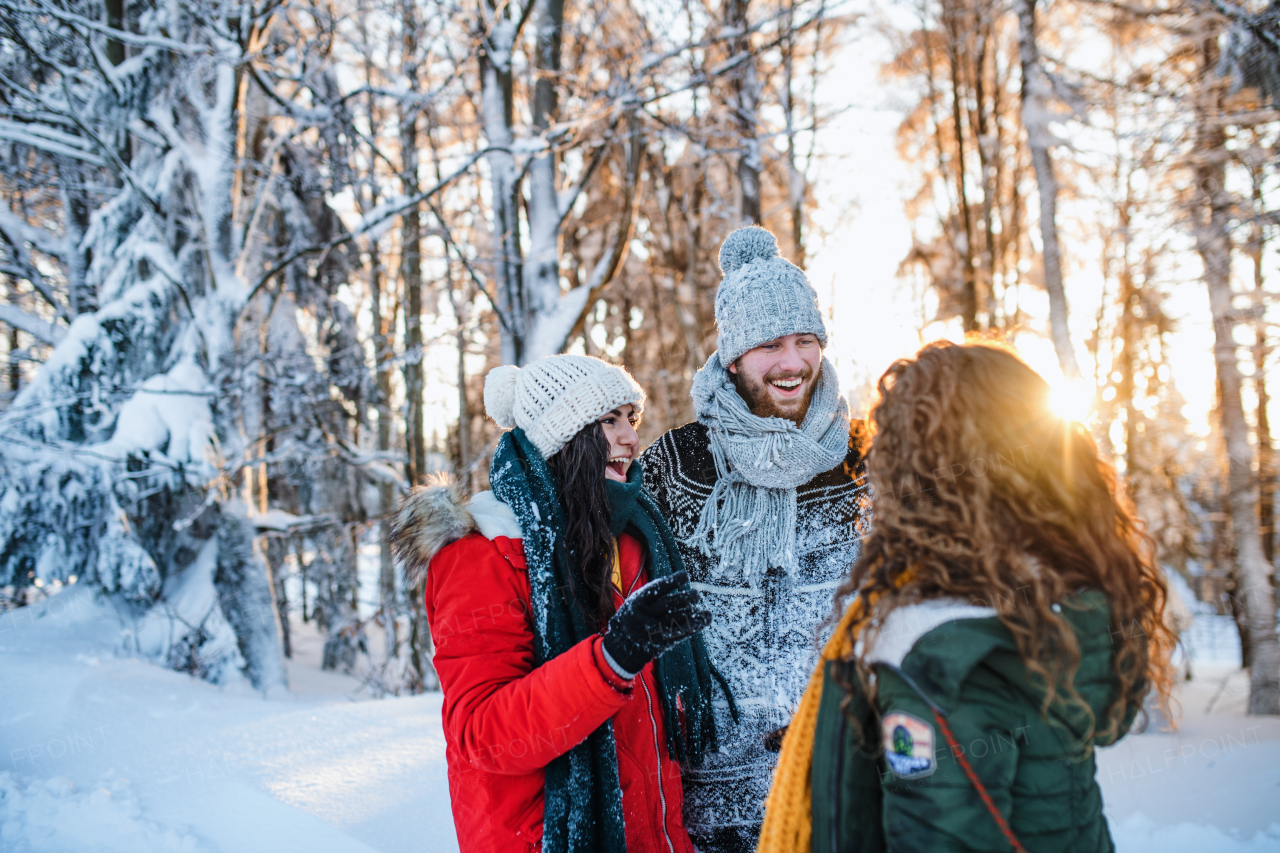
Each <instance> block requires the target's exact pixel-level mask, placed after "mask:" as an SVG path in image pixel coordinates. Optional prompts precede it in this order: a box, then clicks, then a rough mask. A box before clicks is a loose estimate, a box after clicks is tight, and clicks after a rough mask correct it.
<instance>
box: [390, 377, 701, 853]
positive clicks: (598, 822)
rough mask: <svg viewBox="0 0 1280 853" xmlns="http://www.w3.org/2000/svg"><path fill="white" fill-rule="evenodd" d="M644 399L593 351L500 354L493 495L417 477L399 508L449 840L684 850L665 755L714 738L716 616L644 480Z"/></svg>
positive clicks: (676, 791)
mask: <svg viewBox="0 0 1280 853" xmlns="http://www.w3.org/2000/svg"><path fill="white" fill-rule="evenodd" d="M643 401H644V393H643V392H642V391H641V390H640V387H639V386H638V385H636V383H635V381H634V380H633V379H632V378H631V376H630V375H629V374H628V373H627V372H626V371H625V370H622V369H621V368H618V367H613V366H611V365H608V364H606V363H605V362H603V361H600V360H599V359H594V358H588V357H585V356H568V355H562V356H551V357H549V358H545V359H541V360H539V361H536V362H533V363H532V364H530V365H528V366H526V367H525V368H523V369H517V368H514V367H500V368H496V369H495V370H493V371H491V372H490V374H489V376H488V377H487V379H486V382H485V407H486V409H487V410H488V413H489V415H490V417H492V418H493V419H494V420H495V421H496V422H497V423H498V425H499V426H501V427H503V428H504V429H507V428H511V427H515V428H514V429H512V430H511V431H510V432H507V433H505V434H504V435H503V436H502V438H501V440H500V441H499V444H498V449H497V451H496V452H495V454H494V459H493V465H492V467H491V469H490V473H489V479H490V483H491V485H492V486H493V491H491V492H481V493H479V494H477V495H475V496H474V497H473V498H471V499H470V501H469V502H467V503H465V504H464V503H463V502H462V499H461V498H460V497H459V496H458V495H457V494H456V492H454V491H453V490H452V489H451V488H450V487H448V486H446V485H441V484H437V485H433V486H428V487H425V488H420V489H415V490H414V492H413V493H412V494H411V495H410V496H409V498H408V499H406V501H405V502H404V504H403V505H402V507H401V509H400V512H399V514H398V516H397V519H396V523H395V526H394V529H393V531H392V542H393V545H394V546H395V548H396V552H397V555H398V557H399V558H400V560H401V562H402V563H403V565H404V566H405V570H406V574H407V579H408V583H409V586H410V587H411V588H415V587H417V586H418V585H419V584H423V583H424V582H425V600H426V607H427V617H428V620H429V621H430V624H431V636H432V639H433V641H434V643H435V650H436V651H435V657H434V664H435V668H436V672H437V673H438V674H439V676H440V684H441V688H442V689H443V692H444V705H443V716H444V730H445V742H446V759H447V761H448V765H449V791H450V796H451V799H452V803H453V816H454V824H455V828H456V830H457V833H458V842H459V846H460V847H461V849H462V851H463V853H478V851H503V853H505V851H519V850H523V851H534V850H541V851H544V853H562V851H575V853H577V851H600V853H606V851H608V852H609V853H612V852H613V851H619V853H620V851H624V850H625V851H629V853H648V851H653V853H694V849H693V845H692V844H691V843H690V841H689V836H688V834H687V832H686V831H685V829H684V822H683V817H682V797H681V786H680V764H679V762H680V761H682V760H690V761H697V760H699V759H700V758H701V756H702V754H703V753H704V752H705V751H706V750H708V749H714V748H715V746H714V744H715V732H714V728H713V724H712V721H711V713H710V689H711V667H710V664H709V661H708V660H707V654H706V649H705V647H704V646H703V644H702V640H701V637H700V636H699V635H698V632H699V631H701V629H702V628H704V627H706V625H707V624H709V622H710V621H711V616H710V614H709V613H708V612H707V611H706V610H705V609H703V608H702V607H701V606H700V605H699V602H698V594H697V593H696V592H695V591H694V590H692V589H691V588H690V587H689V584H688V576H687V574H686V573H685V571H684V569H683V565H682V563H681V561H680V557H679V554H678V552H677V551H676V547H675V542H674V540H673V539H672V537H671V533H670V531H669V530H668V529H667V526H666V524H665V522H664V521H663V520H662V518H661V517H660V516H659V515H658V513H657V509H656V507H655V506H654V505H653V503H652V501H651V500H650V499H649V497H648V495H646V494H645V493H644V492H643V489H642V487H641V473H642V472H641V471H640V465H639V463H638V462H637V461H636V460H635V456H636V450H637V444H638V438H637V436H636V432H635V424H636V423H637V422H638V419H639V417H640V413H641V407H642V405H643Z"/></svg>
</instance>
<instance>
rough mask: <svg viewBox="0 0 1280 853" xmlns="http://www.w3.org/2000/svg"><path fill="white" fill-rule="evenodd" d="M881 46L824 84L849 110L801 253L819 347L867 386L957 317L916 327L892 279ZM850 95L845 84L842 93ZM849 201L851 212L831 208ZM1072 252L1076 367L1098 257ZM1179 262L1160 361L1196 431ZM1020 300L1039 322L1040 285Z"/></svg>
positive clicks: (1195, 308)
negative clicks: (827, 341)
mask: <svg viewBox="0 0 1280 853" xmlns="http://www.w3.org/2000/svg"><path fill="white" fill-rule="evenodd" d="M888 50H889V47H888V44H887V42H886V41H885V40H884V39H883V38H882V37H880V36H877V35H868V36H863V37H861V38H860V39H859V40H858V41H856V42H855V44H854V45H853V46H852V47H851V48H850V49H847V50H845V51H844V52H843V55H842V56H841V57H840V58H839V60H838V63H837V67H836V69H835V70H834V71H833V73H832V74H831V77H830V80H829V82H828V93H829V94H834V95H836V96H837V97H834V98H831V102H834V103H839V100H838V98H839V97H843V98H845V99H846V102H851V104H852V108H851V109H849V110H848V111H847V112H845V113H843V114H842V115H840V116H839V117H838V118H836V119H835V121H834V122H833V124H832V125H831V126H830V128H829V129H828V130H826V131H825V133H824V136H823V138H822V140H821V143H822V145H823V146H824V147H825V149H826V150H827V151H828V152H829V153H831V154H842V155H845V156H844V159H843V161H842V162H840V163H839V166H838V168H826V169H823V170H820V175H821V183H820V185H819V186H818V187H817V188H816V192H817V196H818V201H819V209H818V211H817V214H816V219H817V221H818V222H819V223H820V224H821V225H822V226H823V227H824V228H825V229H826V230H828V231H829V232H830V236H829V237H828V239H827V240H826V243H825V245H823V246H822V247H821V248H817V249H816V251H815V250H811V251H813V255H814V256H813V259H812V261H811V262H810V263H809V275H810V279H811V281H812V282H813V284H814V286H815V288H816V289H817V291H818V296H819V299H820V300H821V301H822V303H823V305H824V306H825V307H826V308H827V309H828V311H829V312H830V314H831V315H832V317H833V322H832V324H831V328H832V334H831V345H830V349H829V351H828V352H829V355H830V356H831V357H832V358H833V360H834V361H835V363H836V367H837V369H838V370H839V371H840V375H841V379H842V381H843V383H844V385H845V387H846V389H848V390H851V391H852V390H854V389H856V388H858V387H859V386H861V385H862V384H863V383H864V382H865V381H867V380H870V382H872V383H874V381H875V379H877V378H878V377H879V376H880V374H881V373H882V372H883V371H884V369H885V368H886V367H888V366H889V364H890V363H892V362H893V360H894V359H896V358H900V357H902V356H905V355H910V354H911V353H912V352H914V351H915V350H916V349H917V348H918V347H919V346H920V345H921V344H922V343H925V342H928V341H929V340H933V339H936V338H939V337H949V338H953V339H959V338H960V334H959V327H958V324H948V325H945V326H944V325H942V324H936V323H935V324H933V325H931V326H928V327H927V328H926V330H925V332H924V333H923V335H921V334H919V333H918V332H917V329H918V328H919V327H920V325H921V321H922V318H921V317H920V312H921V308H920V301H919V297H918V295H913V294H912V292H911V291H912V287H913V285H912V283H911V282H910V281H908V280H906V279H903V278H899V277H898V276H897V269H898V265H899V263H900V262H901V260H902V259H903V258H904V257H905V256H906V254H907V251H908V250H909V248H910V245H911V232H910V226H909V225H908V222H907V219H906V216H905V214H904V213H903V200H904V198H905V197H906V195H907V192H908V187H909V186H910V184H911V181H912V176H911V175H910V173H909V172H908V170H907V168H906V166H905V164H904V163H903V162H902V161H901V160H900V159H899V157H898V155H897V152H896V150H895V132H896V130H897V127H898V124H899V123H900V121H901V120H902V115H903V113H902V108H903V106H904V103H905V101H904V100H902V99H903V98H904V97H905V96H904V93H900V92H897V91H895V90H894V89H893V88H892V86H890V85H889V84H886V83H885V82H884V81H883V80H881V79H880V78H879V75H878V69H879V66H880V64H881V63H882V62H883V61H884V59H885V58H886V57H887V55H888ZM849 92H854V93H855V94H854V96H853V97H852V98H849V97H848V95H847V93H849ZM895 99H898V102H895ZM851 203H852V205H853V210H852V212H851V213H846V214H844V215H843V216H842V215H841V213H842V211H844V210H847V209H848V208H849V207H850V204H851ZM1063 239H1064V242H1065V243H1066V245H1065V247H1064V248H1065V251H1066V252H1067V253H1071V252H1072V251H1076V252H1077V253H1079V252H1081V251H1089V250H1090V249H1091V248H1092V247H1082V246H1079V245H1075V246H1073V245H1072V244H1071V241H1070V237H1069V236H1068V235H1066V234H1064V235H1063ZM1037 241H1038V237H1037ZM1079 260H1081V261H1083V262H1084V266H1085V267H1086V268H1087V270H1086V272H1083V273H1080V274H1076V275H1074V276H1069V278H1068V281H1067V296H1068V301H1069V302H1070V310H1071V312H1072V313H1071V329H1072V339H1073V341H1074V343H1075V345H1076V353H1077V358H1078V359H1079V360H1080V361H1081V368H1082V369H1083V370H1085V371H1086V373H1087V372H1089V371H1090V370H1091V365H1089V364H1088V354H1087V351H1086V349H1085V345H1084V342H1085V341H1086V339H1087V338H1088V337H1089V335H1090V334H1091V332H1092V327H1093V323H1094V315H1095V312H1096V311H1097V308H1098V303H1099V299H1100V298H1101V292H1100V281H1099V280H1098V273H1097V272H1096V270H1097V266H1098V265H1097V262H1096V261H1095V260H1093V259H1090V258H1079ZM1183 268H1184V269H1185V270H1186V279H1185V281H1184V282H1183V283H1181V284H1179V285H1177V286H1176V287H1174V288H1172V292H1171V293H1170V297H1169V300H1168V303H1167V310H1168V311H1169V313H1170V314H1171V315H1172V316H1173V317H1174V318H1176V320H1177V331H1175V332H1174V333H1173V334H1172V335H1171V338H1170V343H1171V346H1170V348H1169V360H1170V362H1171V367H1172V375H1173V376H1175V377H1177V383H1178V389H1179V391H1180V392H1181V393H1182V395H1183V396H1184V398H1185V399H1186V400H1187V407H1186V409H1185V412H1186V415H1187V417H1188V419H1189V420H1190V422H1191V424H1192V428H1193V429H1195V430H1196V431H1197V432H1201V433H1202V432H1203V431H1204V429H1205V423H1206V418H1207V415H1208V413H1209V411H1210V410H1211V409H1212V407H1213V405H1214V394H1215V391H1214V366H1213V358H1212V345H1213V336H1212V327H1211V324H1210V321H1209V304H1208V296H1207V294H1206V292H1205V288H1204V285H1203V283H1202V282H1201V281H1200V280H1199V278H1198V276H1199V274H1200V268H1199V263H1198V260H1196V259H1195V258H1194V257H1192V258H1189V259H1188V263H1187V264H1184V265H1183ZM1277 269H1278V270H1280V264H1278V265H1277ZM1090 270H1091V272H1090ZM1242 272H1243V271H1242ZM1022 306H1023V307H1024V308H1026V309H1029V310H1030V311H1031V312H1032V313H1033V315H1034V316H1035V317H1036V321H1035V322H1037V323H1038V324H1039V325H1040V326H1042V327H1043V326H1044V325H1045V319H1046V318H1047V313H1048V312H1047V309H1048V302H1047V298H1046V297H1045V296H1044V295H1043V293H1041V292H1034V293H1032V294H1028V295H1024V297H1023V299H1022ZM1245 339H1246V338H1244V337H1242V338H1241V340H1245ZM1017 345H1018V347H1019V350H1020V351H1021V352H1022V355H1023V357H1024V358H1026V360H1027V361H1028V362H1029V363H1030V364H1031V365H1032V366H1033V367H1034V368H1036V369H1037V370H1038V371H1040V372H1041V374H1042V375H1044V376H1045V378H1046V379H1048V380H1049V381H1050V382H1052V383H1055V384H1056V383H1061V382H1062V373H1061V371H1060V370H1059V368H1058V362H1057V356H1056V355H1055V353H1054V350H1053V346H1052V343H1051V342H1050V341H1049V340H1048V339H1047V338H1046V337H1043V336H1039V335H1032V334H1024V335H1021V336H1019V338H1018V340H1017ZM850 402H851V403H854V401H853V400H850ZM855 405H856V404H855ZM1274 417H1275V415H1274V414H1273V420H1274Z"/></svg>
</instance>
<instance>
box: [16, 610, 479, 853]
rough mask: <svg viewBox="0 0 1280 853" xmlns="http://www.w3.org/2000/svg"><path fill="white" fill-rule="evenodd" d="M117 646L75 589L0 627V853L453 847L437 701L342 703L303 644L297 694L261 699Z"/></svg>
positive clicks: (348, 684)
mask: <svg viewBox="0 0 1280 853" xmlns="http://www.w3.org/2000/svg"><path fill="white" fill-rule="evenodd" d="M120 633H121V632H120V625H119V622H118V620H117V618H116V616H115V613H114V612H113V611H112V610H111V609H110V607H106V606H102V605H99V604H96V603H95V602H94V601H93V600H92V597H91V596H90V594H89V592H88V590H86V589H83V588H77V587H71V588H69V589H66V590H64V591H62V592H60V593H58V594H57V595H56V596H54V597H53V598H50V599H48V600H46V601H45V602H44V603H42V604H40V605H36V606H33V607H29V608H23V609H22V610H16V611H10V612H8V613H3V614H0V685H3V688H0V850H3V851H5V853H22V852H23V851H33V852H34V851H59V853H62V851H74V853H80V851H103V853H105V852H106V851H111V852H112V853H115V851H121V853H124V852H125V851H127V852H128V853H150V851H183V853H186V851H193V853H194V851H227V853H255V851H272V853H279V851H290V850H304V849H305V850H307V851H308V853H324V852H325V851H334V853H338V851H343V853H347V851H350V853H363V851H374V850H380V851H393V850H394V851H396V853H403V851H404V850H409V849H412V850H425V851H430V852H431V853H436V851H453V850H457V841H456V839H455V836H454V833H453V821H452V818H451V815H450V810H449V794H448V783H447V780H446V777H445V763H444V737H443V735H442V733H441V726H440V696H439V694H427V695H423V696H415V697H406V698H393V699H386V700H381V701H353V700H352V699H351V698H350V695H351V694H352V693H354V692H355V691H356V690H357V689H358V688H359V682H357V681H356V680H354V679H351V678H347V677H344V676H341V675H336V674H333V673H322V672H319V670H318V664H317V663H316V661H318V643H309V642H308V641H307V640H306V639H305V634H304V641H303V642H302V643H300V652H302V654H301V655H300V657H302V658H303V661H302V667H301V668H302V669H309V670H310V671H299V668H297V666H298V665H297V664H295V669H293V670H292V671H291V677H292V679H293V681H294V682H295V683H299V686H301V687H303V688H304V689H305V690H306V691H307V692H301V691H295V692H294V693H281V694H280V695H273V696H271V697H270V698H263V697H262V696H261V695H259V694H257V693H255V692H254V691H253V690H251V689H248V688H247V687H244V686H236V687H227V688H218V687H215V686H212V685H210V684H207V683H204V682H201V681H197V680H194V679H192V678H190V677H188V676H186V675H183V674H181V673H176V672H170V671H168V670H165V669H163V668H161V667H159V666H156V665H154V664H152V663H150V662H147V661H144V660H140V659H137V658H130V657H126V656H123V654H121V655H120V656H117V654H116V651H117V649H118V647H119V637H120ZM309 649H310V654H309V655H308V650H309ZM308 656H309V657H310V658H311V660H310V666H309V667H308V666H307V664H306V658H307V657H308Z"/></svg>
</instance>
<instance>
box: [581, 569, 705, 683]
mask: <svg viewBox="0 0 1280 853" xmlns="http://www.w3.org/2000/svg"><path fill="white" fill-rule="evenodd" d="M688 582H689V573H688V572H685V571H679V572H676V573H675V574H674V575H668V576H667V577H664V578H658V579H657V580H653V581H649V583H647V584H645V585H644V586H642V587H640V588H639V589H638V590H636V591H635V592H633V593H632V594H631V595H630V597H628V598H627V600H626V601H624V602H622V606H621V607H619V608H618V612H617V613H615V614H613V618H612V619H610V620H609V627H608V630H607V633H606V634H605V635H604V650H605V651H606V652H608V653H609V657H611V658H613V661H614V663H616V664H617V665H618V666H619V667H621V668H622V669H624V670H626V671H627V672H629V673H632V674H633V675H634V674H635V673H637V672H639V671H640V670H642V669H644V667H645V664H647V663H648V662H649V661H651V660H655V659H656V658H659V657H661V656H662V654H663V653H664V652H666V651H667V650H668V649H670V648H672V647H673V646H675V645H676V644H677V643H679V642H680V641H681V640H687V639H688V638H689V637H692V636H693V635H694V634H696V633H698V632H699V631H701V630H702V629H703V628H705V627H707V626H708V625H710V624H711V611H709V610H707V609H706V608H704V607H702V605H701V603H700V601H699V599H698V593H697V590H693V589H688V588H687V587H686V588H684V589H681V587H685V585H686V584H688Z"/></svg>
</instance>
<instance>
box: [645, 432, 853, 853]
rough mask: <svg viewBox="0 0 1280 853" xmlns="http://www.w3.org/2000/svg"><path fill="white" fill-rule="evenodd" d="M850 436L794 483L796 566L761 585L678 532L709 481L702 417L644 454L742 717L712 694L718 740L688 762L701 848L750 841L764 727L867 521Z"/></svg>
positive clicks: (749, 845) (765, 774) (768, 760)
mask: <svg viewBox="0 0 1280 853" xmlns="http://www.w3.org/2000/svg"><path fill="white" fill-rule="evenodd" d="M857 426H860V423H858V424H857ZM854 444H855V442H853V441H852V440H851V442H850V445H851V447H850V450H849V452H848V454H847V455H846V457H845V460H844V462H843V463H841V464H839V465H836V466H835V467H834V468H832V469H831V470H830V471H827V472H825V473H822V474H819V475H818V476H816V477H814V478H813V479H812V480H810V481H809V482H808V483H806V484H804V485H802V486H800V487H799V488H798V489H797V491H796V502H797V518H798V522H797V527H796V546H797V551H798V555H797V557H798V563H799V567H798V571H797V572H796V574H795V576H794V577H792V576H788V575H787V574H786V573H785V572H783V571H782V570H781V569H779V568H777V567H775V568H773V569H771V570H770V571H769V572H768V573H767V574H766V575H765V577H764V580H763V583H761V585H760V587H759V588H758V589H752V588H751V586H750V585H749V584H748V583H747V581H746V580H745V579H744V578H743V576H742V572H741V571H735V570H734V567H732V566H721V565H720V561H719V559H718V558H716V557H714V556H709V555H707V554H706V553H704V551H703V549H702V548H699V547H695V546H693V545H690V544H689V543H687V542H685V541H684V540H685V539H686V538H688V537H690V536H691V535H692V534H693V532H694V530H695V529H696V528H697V525H698V519H699V516H700V515H701V513H702V507H703V504H704V503H705V502H706V501H707V500H708V499H709V498H710V496H711V494H712V491H713V489H714V487H715V481H716V467H715V462H714V460H713V458H712V455H711V450H710V445H709V439H708V434H707V429H706V427H704V426H703V425H702V424H699V423H691V424H688V425H686V426H684V427H681V428H679V429H676V430H672V431H671V432H669V433H667V434H666V435H664V436H663V437H662V438H660V439H659V440H658V441H657V442H655V443H654V444H653V445H652V446H651V447H650V448H649V449H648V450H646V451H645V452H644V454H643V455H642V456H641V461H642V462H643V464H644V468H645V488H646V489H647V490H648V491H649V493H650V494H651V495H653V496H654V499H655V501H656V502H657V504H658V506H659V508H661V509H662V511H663V514H664V516H665V517H666V519H667V521H668V523H669V524H670V525H671V529H672V532H673V533H674V534H675V536H676V539H677V540H678V541H680V551H681V555H682V556H683V558H684V561H685V565H686V567H687V568H688V571H689V576H690V578H691V580H692V581H693V586H694V587H695V588H696V589H697V590H698V592H699V593H700V594H701V595H702V599H703V601H704V602H705V603H706V604H707V606H708V607H709V608H710V609H711V612H712V613H713V614H714V617H715V621H713V622H712V624H711V627H710V628H708V629H707V630H706V631H704V632H703V636H704V638H705V639H706V643H707V650H708V652H709V653H710V657H711V660H712V662H713V663H714V664H715V666H716V668H717V669H718V670H719V672H720V674H721V675H722V676H723V677H724V678H725V679H726V680H727V682H728V684H729V687H730V689H731V690H732V691H733V696H734V700H735V702H736V705H737V710H738V713H739V718H740V721H739V722H738V723H736V724H735V722H734V720H733V717H732V714H731V712H730V709H729V704H728V702H726V701H725V700H723V699H722V698H720V694H719V693H718V692H717V693H716V694H715V696H716V697H717V698H716V701H715V703H714V710H715V715H716V730H717V732H718V734H719V738H720V749H719V751H718V752H715V753H712V754H710V755H708V756H707V758H706V760H705V761H704V762H703V764H702V765H701V766H699V767H687V768H685V776H684V782H685V824H686V826H687V827H688V829H689V832H690V835H691V836H692V838H693V840H694V843H695V844H696V845H697V846H698V849H700V850H702V851H703V853H720V851H738V850H743V851H750V850H754V849H755V843H756V838H757V836H758V835H759V831H760V825H761V823H762V822H763V820H764V808H763V805H764V800H765V797H766V795H767V794H768V792H769V784H770V782H771V780H772V775H773V768H774V764H775V762H776V756H775V755H774V754H773V753H771V752H769V751H767V750H766V749H765V736H766V735H768V734H769V733H771V732H773V731H775V730H777V729H778V728H780V727H782V726H785V725H786V724H787V722H788V721H789V720H790V718H791V714H792V712H793V711H794V710H795V707H796V705H797V704H798V703H799V701H800V696H801V694H802V693H803V692H804V688H805V685H806V684H807V683H808V680H809V675H810V673H811V672H812V669H813V666H814V664H815V662H816V660H817V655H818V648H819V644H818V639H819V638H818V630H819V626H820V625H821V624H822V623H823V622H824V621H825V619H826V618H827V616H829V615H830V613H831V606H832V599H833V597H834V594H835V590H836V587H838V586H839V584H840V582H841V581H842V580H843V579H844V578H845V576H846V575H847V574H848V572H849V569H850V568H851V567H852V565H853V562H854V560H855V559H857V556H858V554H859V553H860V549H861V537H862V535H864V533H865V532H866V529H867V526H868V525H869V522H870V498H869V494H868V489H867V484H866V477H865V474H864V472H863V470H862V467H861V455H860V453H859V452H858V451H857V450H855V449H853V445H854ZM709 535H710V536H714V534H713V533H712V534H709ZM712 550H714V549H712Z"/></svg>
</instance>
